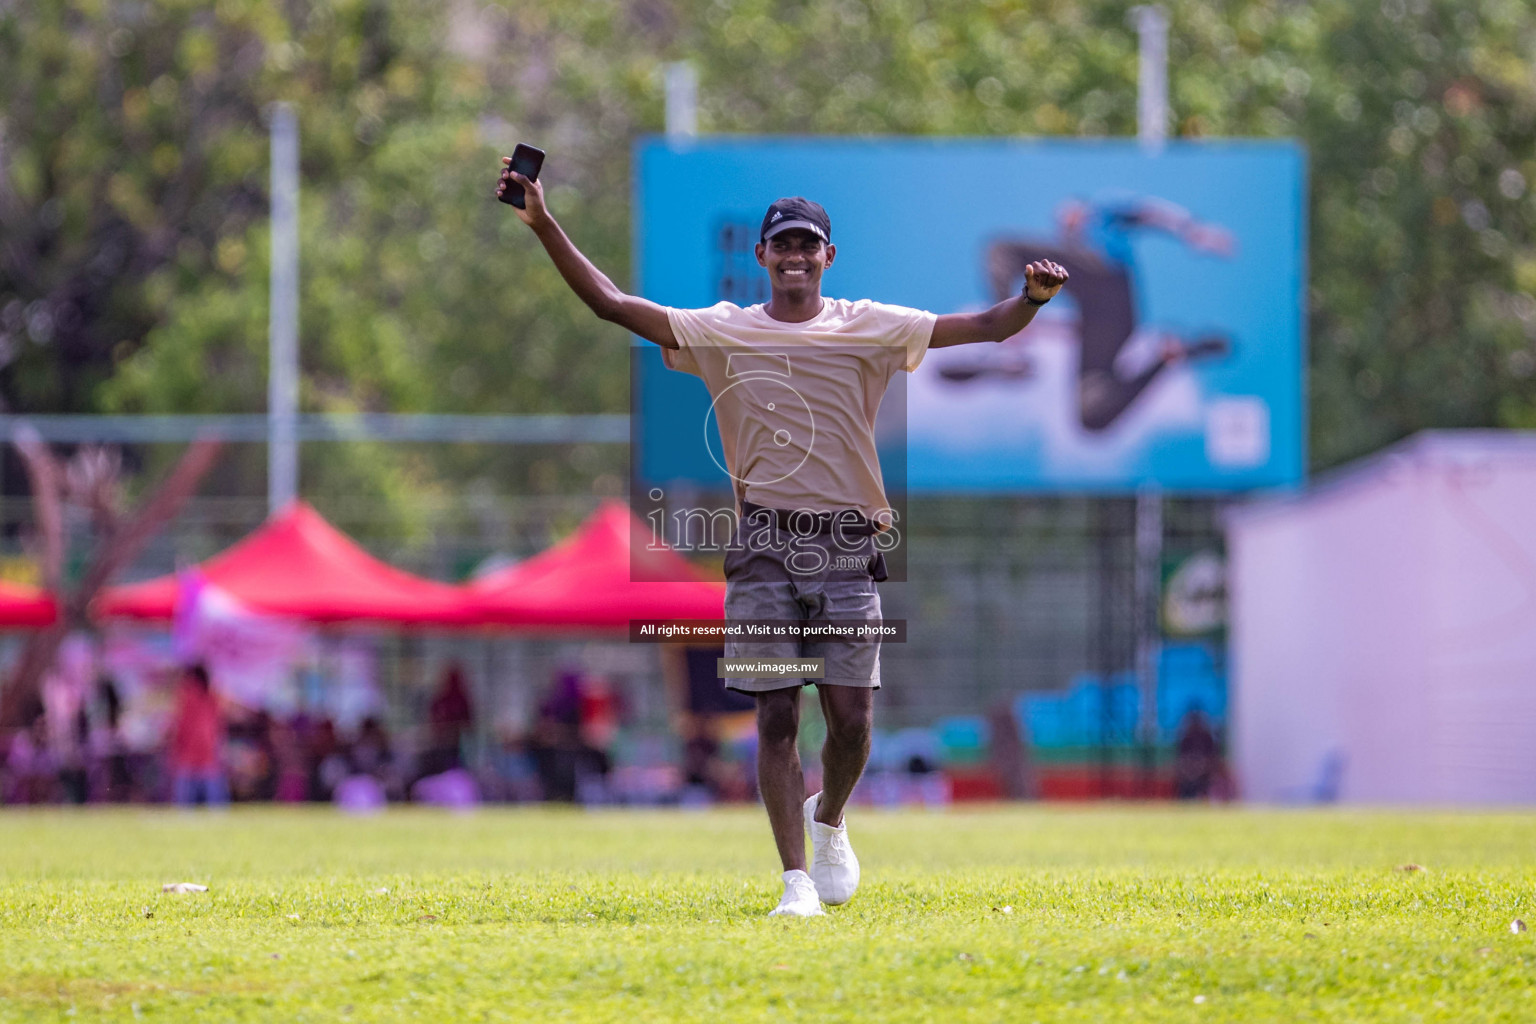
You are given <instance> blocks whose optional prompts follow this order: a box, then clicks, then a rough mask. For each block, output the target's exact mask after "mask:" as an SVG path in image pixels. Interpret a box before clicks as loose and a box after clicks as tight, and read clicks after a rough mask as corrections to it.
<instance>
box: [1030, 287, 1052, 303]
mask: <svg viewBox="0 0 1536 1024" xmlns="http://www.w3.org/2000/svg"><path fill="white" fill-rule="evenodd" d="M1024 301H1025V302H1027V303H1029V304H1030V305H1031V306H1043V305H1045V304H1046V303H1047V302H1050V301H1051V300H1050V299H1037V298H1035V297H1034V296H1033V295H1031V294H1029V285H1025V286H1024Z"/></svg>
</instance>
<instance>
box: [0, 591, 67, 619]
mask: <svg viewBox="0 0 1536 1024" xmlns="http://www.w3.org/2000/svg"><path fill="white" fill-rule="evenodd" d="M58 618H59V606H58V602H56V601H55V600H54V599H53V595H51V594H49V593H47V592H46V591H43V590H39V589H37V588H36V587H29V586H27V585H26V584H24V583H7V582H5V581H4V580H0V629H22V628H27V627H36V626H51V625H53V624H54V623H55V622H57V621H58Z"/></svg>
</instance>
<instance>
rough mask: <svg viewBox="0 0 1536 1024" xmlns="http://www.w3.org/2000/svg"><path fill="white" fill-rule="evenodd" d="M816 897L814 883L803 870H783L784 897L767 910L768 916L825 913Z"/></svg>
mask: <svg viewBox="0 0 1536 1024" xmlns="http://www.w3.org/2000/svg"><path fill="white" fill-rule="evenodd" d="M825 913H826V911H825V910H822V909H821V901H820V900H818V899H817V898H816V885H815V883H813V882H812V881H811V876H810V875H808V874H806V873H805V872H804V871H786V872H784V898H783V899H781V900H779V905H778V906H776V907H774V908H773V909H772V910H770V911H768V916H769V917H816V916H817V915H820V914H825Z"/></svg>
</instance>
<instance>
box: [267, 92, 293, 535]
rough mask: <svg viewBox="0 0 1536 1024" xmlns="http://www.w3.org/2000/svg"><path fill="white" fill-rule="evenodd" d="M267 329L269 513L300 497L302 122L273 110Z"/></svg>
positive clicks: (280, 106) (281, 106)
mask: <svg viewBox="0 0 1536 1024" xmlns="http://www.w3.org/2000/svg"><path fill="white" fill-rule="evenodd" d="M271 281H272V283H271V294H270V299H269V320H268V326H267V346H268V347H267V511H268V513H269V514H270V513H275V512H277V511H278V510H279V509H281V508H283V507H284V506H286V505H287V504H288V503H289V502H291V501H293V499H294V498H295V497H297V496H298V492H299V451H298V429H297V427H298V423H297V417H298V405H299V402H298V398H299V122H298V118H297V117H295V116H294V112H293V107H292V106H290V105H289V104H287V103H277V104H274V105H273V107H272V279H271Z"/></svg>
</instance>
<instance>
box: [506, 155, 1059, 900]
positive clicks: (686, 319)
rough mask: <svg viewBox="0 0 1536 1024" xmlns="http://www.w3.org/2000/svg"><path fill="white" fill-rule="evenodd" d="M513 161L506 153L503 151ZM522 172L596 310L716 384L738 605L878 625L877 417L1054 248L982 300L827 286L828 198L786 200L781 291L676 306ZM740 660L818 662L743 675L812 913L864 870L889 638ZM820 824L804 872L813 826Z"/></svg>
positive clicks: (999, 337) (770, 804) (883, 516)
mask: <svg viewBox="0 0 1536 1024" xmlns="http://www.w3.org/2000/svg"><path fill="white" fill-rule="evenodd" d="M510 162H511V159H510V158H509V157H504V158H503V159H502V163H503V164H509V163H510ZM509 181H515V182H517V183H518V184H520V185H522V186H523V189H524V191H525V192H526V197H525V200H524V202H525V204H526V205H525V208H524V209H517V208H516V207H514V209H515V210H516V212H517V215H518V217H519V218H520V219H522V221H523V222H524V223H526V224H527V225H528V226H529V227H531V228H532V229H533V231H534V233H535V234H536V235H537V236H538V238H539V241H540V242H541V243H543V245H544V249H545V251H546V252H547V253H548V254H549V256H550V259H551V260H553V262H554V264H555V267H556V268H557V269H558V270H559V271H560V274H561V276H562V277H563V278H564V279H565V281H566V283H567V284H568V285H570V287H571V290H572V291H574V292H575V293H576V294H577V296H578V297H580V298H581V299H582V301H584V302H585V303H586V304H587V305H588V306H589V307H590V308H591V309H592V311H593V312H594V313H596V314H597V315H598V316H599V317H601V318H602V319H604V320H610V321H612V322H614V323H617V324H620V325H622V326H623V327H625V328H627V329H629V330H630V331H632V332H634V333H635V334H638V335H639V336H640V337H642V338H645V339H646V340H648V341H651V342H654V343H656V344H657V345H660V346H661V347H662V349H663V357H664V358H665V360H666V363H667V365H668V366H669V367H671V368H673V369H676V370H681V371H684V372H687V373H692V374H695V375H697V376H699V377H700V378H702V379H703V381H704V383H705V386H706V387H707V388H708V389H709V393H710V396H711V398H712V399H713V407H712V408H713V413H714V416H715V419H716V421H717V425H718V428H719V429H718V432H719V438H718V440H719V442H720V454H721V456H722V457H723V461H724V466H723V468H724V469H725V470H726V471H727V472H728V473H729V474H730V476H731V479H732V483H733V486H734V488H735V491H736V499H737V506H738V509H739V511H740V513H741V520H740V524H739V529H738V531H737V536H736V538H735V539H734V542H733V543H732V545H731V548H730V550H729V551H728V552H727V553H726V560H725V570H726V609H725V611H726V618H727V619H728V620H730V621H732V622H741V621H752V620H774V621H779V620H794V621H800V622H806V621H816V622H820V621H833V622H842V623H848V622H856V623H870V622H878V620H879V618H880V598H879V594H878V592H877V591H876V589H875V583H876V582H878V581H879V580H883V579H884V578H885V571H884V566H885V563H884V558H883V550H884V547H883V545H882V543H881V541H882V540H883V539H884V537H883V536H882V534H883V533H884V531H885V530H886V529H888V528H889V527H890V526H892V525H893V524H892V517H891V514H890V510H889V509H888V508H887V507H886V496H885V489H884V484H883V482H882V480H881V476H880V464H879V460H878V458H877V456H876V451H875V438H874V424H875V414H876V412H877V411H878V410H879V407H880V400H881V398H882V397H883V396H884V394H885V389H886V385H887V384H888V383H889V382H890V379H891V378H892V377H893V376H894V375H895V374H896V373H897V372H898V371H901V370H907V371H911V370H913V369H916V367H917V365H918V363H920V362H921V361H922V358H923V355H924V353H926V352H927V350H928V349H930V348H942V347H945V346H949V345H963V344H968V343H972V342H985V341H994V342H996V341H1003V340H1004V339H1006V338H1010V337H1012V336H1014V335H1015V334H1018V333H1019V332H1020V331H1022V330H1023V329H1024V328H1025V327H1026V326H1027V325H1028V324H1029V322H1030V320H1032V319H1033V318H1034V314H1035V311H1036V310H1037V309H1038V308H1039V307H1040V306H1043V305H1044V304H1045V303H1046V302H1048V301H1050V299H1051V298H1052V297H1053V296H1054V295H1055V294H1056V293H1057V292H1058V291H1060V290H1061V286H1062V284H1063V283H1065V281H1066V279H1067V275H1066V272H1065V271H1064V270H1062V268H1061V267H1059V266H1058V265H1056V264H1054V263H1050V262H1049V261H1045V260H1042V261H1039V262H1037V263H1032V264H1030V265H1029V266H1028V267H1027V268H1026V270H1025V285H1024V290H1023V292H1021V293H1020V294H1019V295H1017V296H1015V297H1013V298H1010V299H1007V300H1005V301H1003V302H1000V303H998V304H997V305H995V306H993V307H991V308H990V309H987V310H984V311H982V312H978V313H951V314H945V315H943V316H935V315H934V314H933V313H928V312H924V311H921V310H915V309H908V308H906V307H902V306H891V305H886V304H883V303H878V302H870V301H867V300H863V301H858V302H849V301H847V300H843V299H828V298H824V297H823V296H822V294H821V280H822V274H823V273H824V272H825V271H826V270H827V269H829V268H830V267H831V266H832V264H833V261H834V260H835V259H836V256H837V248H836V246H834V245H833V244H832V225H831V220H830V218H828V216H827V213H826V211H825V210H823V209H822V208H821V207H820V206H819V205H817V204H816V203H813V202H810V201H809V200H806V199H803V198H799V197H795V198H790V199H781V200H779V201H778V202H776V203H774V204H772V205H771V206H770V207H769V208H768V212H767V213H766V214H765V215H764V217H763V225H762V231H761V236H760V237H761V241H760V242H759V243H758V245H757V261H758V263H759V264H760V265H761V266H762V267H763V268H764V269H765V270H766V271H767V273H768V281H769V287H770V289H771V292H770V299H769V301H768V302H767V303H764V304H762V305H756V306H750V307H748V308H746V309H742V308H741V307H738V306H736V305H734V304H732V303H729V302H721V303H719V304H717V305H714V306H711V307H709V308H708V309H695V310H685V309H671V308H668V307H665V306H660V305H658V304H656V303H654V302H651V301H650V300H648V299H644V298H640V297H639V296H634V295H628V294H626V293H624V292H623V291H621V290H620V289H619V288H618V287H617V286H615V285H614V284H613V282H612V281H610V280H609V279H608V278H607V277H606V276H605V275H604V274H603V273H602V272H601V271H599V270H598V269H597V268H596V267H594V266H593V265H592V263H591V262H590V261H589V260H588V259H587V258H586V257H585V256H583V255H582V254H581V252H580V251H579V250H577V248H576V247H575V246H574V245H573V244H572V243H571V241H570V239H569V238H567V237H566V235H565V232H564V231H562V230H561V229H560V226H559V225H558V224H557V223H555V220H554V218H553V217H552V216H550V214H549V211H548V209H547V208H546V207H545V205H544V194H543V188H542V186H541V185H540V184H538V183H537V182H532V181H529V180H528V179H527V178H525V177H523V176H522V175H520V174H518V173H516V172H514V171H512V170H510V168H507V169H504V170H503V171H502V177H501V182H502V183H501V185H499V186H498V188H497V194H498V196H499V195H500V194H501V191H502V190H503V189H504V188H505V187H506V183H507V182H509ZM726 655H727V657H728V658H735V657H741V658H750V659H753V660H755V661H759V662H763V661H774V660H779V659H800V658H819V659H821V662H822V669H823V671H822V673H821V674H820V675H819V676H816V677H814V678H809V679H807V678H786V677H784V676H778V675H772V674H769V675H750V676H733V677H731V678H730V679H729V680H728V681H727V685H728V686H730V687H731V688H732V689H736V690H741V691H742V692H745V693H750V694H752V695H753V697H754V698H755V699H756V701H757V731H758V758H757V774H758V788H759V790H760V791H761V793H762V797H763V805H764V807H765V808H766V810H767V812H768V821H769V824H770V826H771V827H772V829H773V836H774V841H775V843H776V845H777V846H778V850H779V857H780V860H781V861H782V864H783V868H784V874H783V881H784V896H783V898H782V899H781V900H780V902H779V905H778V906H777V907H776V908H774V910H773V911H772V914H774V915H781V916H793V917H808V916H812V915H816V914H820V913H822V912H823V911H822V909H821V904H822V903H827V904H833V905H835V904H840V903H845V902H847V900H848V899H849V898H850V897H851V896H852V895H853V893H854V890H855V889H856V888H857V887H858V883H859V864H858V859H857V858H856V857H855V856H854V853H853V848H852V846H851V845H850V843H849V841H848V833H847V827H846V825H844V823H843V807H844V806H845V804H846V803H847V801H848V797H849V796H850V795H851V794H852V792H853V787H854V785H855V784H856V783H857V782H858V780H859V776H860V775H861V774H862V773H863V770H864V764H865V762H866V761H867V760H868V758H869V741H870V732H871V728H872V725H873V707H874V704H873V700H872V695H873V693H874V691H875V690H876V689H878V688H879V686H880V662H879V644H878V642H869V641H858V640H849V641H841V640H836V641H833V640H828V641H817V642H811V641H794V642H781V641H771V642H751V643H745V644H736V643H732V644H728V645H727V648H726ZM807 682H812V683H815V684H816V690H817V696H818V698H819V701H820V704H821V709H822V714H823V717H824V719H825V721H826V726H827V740H826V743H825V744H824V746H823V747H822V752H821V760H822V779H823V781H822V791H821V792H820V793H814V794H811V795H810V796H809V797H807V796H806V795H805V777H804V775H803V773H802V771H801V766H800V756H799V751H798V747H797V741H798V737H799V728H800V690H801V688H802V687H803V686H804V685H805V684H806V683H807ZM807 830H809V832H810V835H811V845H812V851H813V852H812V858H811V862H810V865H809V871H807V863H806V856H805V836H806V832H807Z"/></svg>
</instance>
